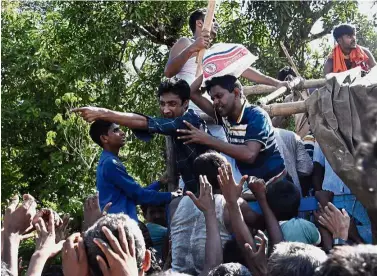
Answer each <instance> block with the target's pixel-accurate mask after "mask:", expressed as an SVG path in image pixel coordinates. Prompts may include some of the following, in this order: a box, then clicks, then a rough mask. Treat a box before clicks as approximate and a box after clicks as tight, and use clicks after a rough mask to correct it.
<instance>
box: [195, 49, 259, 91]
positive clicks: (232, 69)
mask: <svg viewBox="0 0 377 276" xmlns="http://www.w3.org/2000/svg"><path fill="white" fill-rule="evenodd" d="M257 59H258V57H256V56H254V55H253V54H252V53H250V52H249V50H248V49H246V47H245V46H243V45H241V44H230V43H218V44H214V45H213V46H212V47H211V48H210V49H208V50H207V51H206V53H205V55H204V58H203V83H202V86H204V84H205V82H206V81H208V80H211V79H212V78H213V77H221V76H225V75H232V76H235V77H236V78H238V77H239V76H241V75H242V73H243V72H244V71H245V70H246V69H247V68H249V67H250V65H251V64H252V63H253V62H254V61H256V60H257Z"/></svg>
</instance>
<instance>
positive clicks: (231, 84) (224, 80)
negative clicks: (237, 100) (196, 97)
mask: <svg viewBox="0 0 377 276" xmlns="http://www.w3.org/2000/svg"><path fill="white" fill-rule="evenodd" d="M205 85H206V90H207V92H208V93H210V91H211V88H212V87H214V86H217V85H218V86H220V87H221V88H223V89H226V90H228V91H229V93H232V92H233V90H234V88H236V87H237V88H238V89H239V90H240V91H242V84H241V82H240V81H239V80H238V79H237V78H236V77H235V76H232V75H225V76H221V77H214V78H212V79H210V80H208V81H206V82H205Z"/></svg>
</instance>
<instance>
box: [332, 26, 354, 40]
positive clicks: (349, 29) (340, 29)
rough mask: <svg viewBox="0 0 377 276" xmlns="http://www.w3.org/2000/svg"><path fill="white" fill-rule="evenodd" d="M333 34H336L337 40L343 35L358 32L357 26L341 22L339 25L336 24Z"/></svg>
mask: <svg viewBox="0 0 377 276" xmlns="http://www.w3.org/2000/svg"><path fill="white" fill-rule="evenodd" d="M332 34H333V36H334V39H335V41H337V40H338V39H339V38H341V37H342V36H343V35H354V34H356V28H355V27H354V26H352V25H350V24H340V25H338V26H335V28H334V30H333V33H332Z"/></svg>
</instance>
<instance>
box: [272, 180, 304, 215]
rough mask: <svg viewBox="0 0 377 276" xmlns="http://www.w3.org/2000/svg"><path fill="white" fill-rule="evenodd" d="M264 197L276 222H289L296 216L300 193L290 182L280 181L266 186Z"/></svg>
mask: <svg viewBox="0 0 377 276" xmlns="http://www.w3.org/2000/svg"><path fill="white" fill-rule="evenodd" d="M266 197H267V202H268V205H269V206H270V208H271V210H272V212H273V213H274V214H275V216H276V218H277V220H290V219H291V218H294V217H296V216H297V215H298V208H299V207H300V199H301V198H300V191H299V190H298V189H297V187H296V186H295V185H294V184H293V183H292V182H290V181H287V180H282V181H278V182H276V183H271V184H269V185H267V187H266Z"/></svg>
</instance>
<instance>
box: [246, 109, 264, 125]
mask: <svg viewBox="0 0 377 276" xmlns="http://www.w3.org/2000/svg"><path fill="white" fill-rule="evenodd" d="M268 118H269V117H268V114H267V112H266V111H265V110H264V109H262V108H261V107H259V106H255V105H250V106H248V107H246V108H245V111H244V115H243V120H245V121H246V122H254V123H256V122H261V123H263V122H266V121H268Z"/></svg>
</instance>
